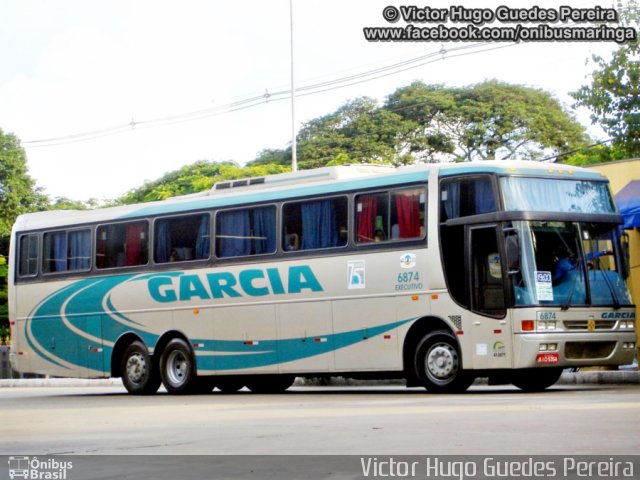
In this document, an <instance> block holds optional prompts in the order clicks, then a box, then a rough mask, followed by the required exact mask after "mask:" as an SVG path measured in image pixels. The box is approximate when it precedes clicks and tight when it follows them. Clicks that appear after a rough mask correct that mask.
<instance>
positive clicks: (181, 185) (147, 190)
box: [117, 160, 290, 204]
mask: <svg viewBox="0 0 640 480" xmlns="http://www.w3.org/2000/svg"><path fill="white" fill-rule="evenodd" d="M289 169H290V168H289V167H288V166H283V165H277V164H265V165H251V166H248V167H240V166H238V165H237V164H236V163H234V162H229V161H226V162H210V161H206V160H200V161H197V162H195V163H192V164H191V165H186V166H184V167H182V168H180V169H178V170H175V171H172V172H169V173H166V174H164V175H163V176H162V177H160V178H159V179H158V180H155V181H153V182H145V184H144V185H142V186H141V187H139V188H136V189H133V190H131V191H130V192H128V193H127V194H125V195H124V196H123V197H121V198H119V199H118V200H117V203H120V204H131V203H139V202H149V201H154V200H165V199H167V198H169V197H173V196H176V195H187V194H189V193H196V192H200V191H202V190H208V189H210V188H211V187H212V186H213V185H214V184H215V183H216V182H220V181H223V180H232V179H237V178H246V177H261V176H265V175H271V174H274V173H283V172H287V171H289Z"/></svg>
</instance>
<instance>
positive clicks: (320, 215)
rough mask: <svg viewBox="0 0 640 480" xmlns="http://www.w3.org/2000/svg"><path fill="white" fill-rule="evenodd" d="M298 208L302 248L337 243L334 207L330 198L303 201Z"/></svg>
mask: <svg viewBox="0 0 640 480" xmlns="http://www.w3.org/2000/svg"><path fill="white" fill-rule="evenodd" d="M300 210H301V214H302V247H301V248H302V249H303V250H308V249H314V248H330V247H336V246H337V245H338V229H337V228H336V209H335V205H334V203H333V201H332V200H320V201H317V202H309V203H303V204H302V205H301V209H300Z"/></svg>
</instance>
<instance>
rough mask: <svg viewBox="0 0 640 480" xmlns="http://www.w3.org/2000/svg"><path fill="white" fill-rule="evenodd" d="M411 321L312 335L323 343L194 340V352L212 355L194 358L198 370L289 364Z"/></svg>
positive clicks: (308, 341) (293, 340) (312, 339)
mask: <svg viewBox="0 0 640 480" xmlns="http://www.w3.org/2000/svg"><path fill="white" fill-rule="evenodd" d="M413 320H415V319H414V318H410V319H408V320H400V321H398V322H393V323H388V324H386V325H379V326H377V327H370V328H367V329H359V330H352V331H349V332H342V333H334V334H330V335H316V336H315V338H318V337H322V338H325V339H326V342H315V341H314V338H290V339H283V340H260V342H259V343H258V345H255V346H253V345H246V344H245V342H244V341H233V340H213V341H211V340H206V339H202V340H196V341H194V343H203V344H204V345H205V348H203V349H202V350H200V349H199V350H198V351H203V352H210V353H213V354H212V355H201V356H198V357H197V364H198V369H202V370H238V369H243V368H255V367H266V366H270V365H275V364H278V363H286V362H293V361H295V360H301V359H303V358H310V357H314V356H316V355H322V354H323V353H328V352H330V351H332V350H338V349H340V348H344V347H348V346H350V345H355V344H356V343H359V342H362V341H364V340H365V339H366V338H373V337H376V336H378V335H381V334H383V333H385V332H388V331H390V330H393V329H394V328H397V327H400V326H402V325H404V324H405V323H408V322H411V321H413ZM222 352H228V353H222ZM234 352H237V354H235V355H234V354H233V353H234ZM216 353H218V354H216Z"/></svg>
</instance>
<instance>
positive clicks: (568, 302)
mask: <svg viewBox="0 0 640 480" xmlns="http://www.w3.org/2000/svg"><path fill="white" fill-rule="evenodd" d="M572 270H577V272H576V273H577V275H574V276H573V278H572V279H571V287H570V288H569V292H568V293H567V299H566V300H565V301H564V302H563V303H562V305H561V306H560V310H562V311H563V312H566V311H567V310H569V307H570V306H571V300H572V299H573V292H574V290H575V288H576V282H577V281H578V277H579V276H580V275H584V273H583V272H582V257H581V256H580V257H578V259H577V260H576V265H575V268H573V269H572Z"/></svg>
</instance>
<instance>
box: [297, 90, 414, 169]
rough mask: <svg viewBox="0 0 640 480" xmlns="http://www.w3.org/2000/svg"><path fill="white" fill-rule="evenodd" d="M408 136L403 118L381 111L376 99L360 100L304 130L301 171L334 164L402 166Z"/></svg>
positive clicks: (300, 140) (305, 127)
mask: <svg viewBox="0 0 640 480" xmlns="http://www.w3.org/2000/svg"><path fill="white" fill-rule="evenodd" d="M406 133H408V129H407V128H406V125H404V124H403V119H402V117H400V115H397V114H395V113H393V112H389V111H387V110H384V109H380V108H379V107H378V105H377V102H376V101H375V100H374V99H372V98H367V97H362V98H357V99H355V100H351V101H349V102H347V103H345V104H344V105H342V106H341V107H340V108H338V110H336V111H335V112H333V113H330V114H328V115H325V116H322V117H319V118H316V119H313V120H311V121H309V122H307V123H306V124H305V125H304V126H303V127H302V128H301V129H300V132H299V134H298V153H299V162H298V163H299V165H300V168H301V169H308V168H317V167H322V166H325V165H327V164H330V163H331V164H338V163H339V164H343V163H402V160H401V155H400V153H401V152H400V151H401V150H402V147H403V145H404V142H403V140H404V135H405V134H406ZM346 159H349V160H348V162H347V161H346Z"/></svg>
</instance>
